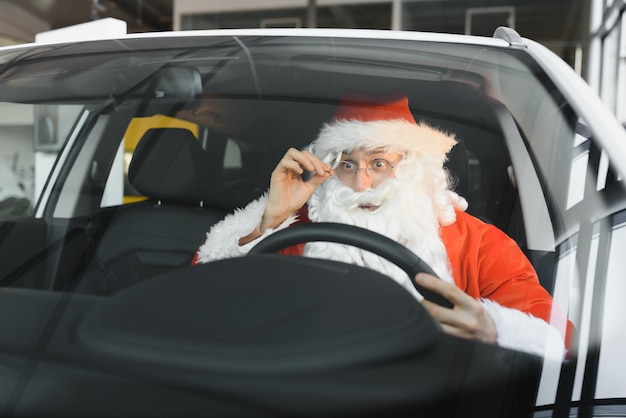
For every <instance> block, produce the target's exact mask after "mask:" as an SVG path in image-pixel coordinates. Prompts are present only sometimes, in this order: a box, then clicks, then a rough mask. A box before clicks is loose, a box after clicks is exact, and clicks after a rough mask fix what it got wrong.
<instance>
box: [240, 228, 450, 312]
mask: <svg viewBox="0 0 626 418" xmlns="http://www.w3.org/2000/svg"><path fill="white" fill-rule="evenodd" d="M311 241H327V242H336V243H340V244H346V245H352V246H355V247H358V248H361V249H363V250H367V251H370V252H372V253H374V254H376V255H379V256H381V257H383V258H385V259H387V260H389V261H391V262H392V263H394V264H395V265H396V266H398V267H400V268H401V269H402V270H403V271H404V272H405V273H406V274H408V275H409V278H410V279H411V283H413V286H415V289H416V290H417V291H418V292H419V293H420V294H421V295H422V296H424V299H426V300H428V301H431V302H434V303H436V304H438V305H441V306H444V307H446V308H452V307H454V305H453V304H452V303H451V302H450V301H449V300H447V299H446V298H444V297H443V296H441V295H440V294H438V293H435V292H433V291H431V290H429V289H426V288H424V287H423V286H421V285H419V284H417V283H415V280H414V278H415V275H416V274H417V273H428V274H430V275H433V276H435V277H437V275H436V274H435V272H434V271H433V269H432V268H430V266H429V265H428V264H426V263H425V262H424V260H422V259H421V258H420V257H418V256H417V254H415V253H414V252H413V251H411V250H409V249H408V248H406V247H405V246H404V245H401V244H400V243H398V242H396V241H394V240H392V239H391V238H388V237H386V236H384V235H381V234H379V233H377V232H374V231H370V230H368V229H364V228H359V227H357V226H353V225H347V224H340V223H333V222H311V223H305V224H298V225H293V226H290V227H289V228H285V229H282V230H280V231H277V232H275V233H273V234H272V235H269V236H267V237H266V238H264V239H263V240H262V241H260V242H259V243H258V244H257V245H255V246H254V247H253V248H252V249H251V250H250V252H249V253H248V254H267V253H274V252H277V251H279V250H281V249H283V248H285V247H289V246H292V245H296V244H301V243H305V242H311Z"/></svg>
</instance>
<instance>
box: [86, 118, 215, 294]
mask: <svg viewBox="0 0 626 418" xmlns="http://www.w3.org/2000/svg"><path fill="white" fill-rule="evenodd" d="M208 176H209V167H208V164H207V157H206V151H205V150H204V149H203V148H202V147H201V145H200V143H199V142H198V140H197V139H196V138H195V137H194V136H193V134H192V133H191V132H190V131H188V130H186V129H174V128H159V129H151V130H149V131H148V132H146V134H145V135H144V137H143V138H142V139H141V141H140V142H139V144H138V145H137V148H136V149H135V152H134V155H133V159H132V162H131V164H130V167H129V173H128V177H129V180H130V182H131V184H132V186H133V187H134V188H135V189H136V190H138V191H139V192H140V193H142V194H143V195H145V196H147V197H148V200H147V201H144V202H140V203H135V204H130V205H125V206H121V207H118V208H115V209H113V213H112V215H111V219H110V222H108V223H107V226H106V229H105V230H104V231H103V234H102V237H101V239H100V240H99V242H98V244H97V247H96V249H95V255H94V258H93V261H92V262H91V263H90V267H89V268H88V269H87V272H86V273H85V275H84V277H83V279H82V280H81V281H80V283H79V285H78V287H77V289H76V291H79V292H82V293H92V294H112V293H115V292H117V291H119V290H121V289H124V288H126V287H128V286H130V285H132V284H134V283H138V282H141V281H143V280H146V279H148V278H150V277H154V276H155V275H158V274H161V273H164V272H167V271H170V270H172V269H174V268H178V267H181V266H185V265H189V263H190V262H191V259H192V257H193V255H194V253H195V251H196V249H197V248H198V246H199V245H200V244H201V242H202V241H203V240H204V238H205V234H206V231H207V230H208V229H209V228H210V226H211V225H213V224H214V223H216V222H217V221H219V220H220V219H221V218H222V217H223V216H224V214H223V213H221V212H217V211H215V210H211V209H208V208H207V207H206V206H207V205H206V203H207V202H208V201H209V196H208V190H209V189H208V186H207V185H208V184H209V178H208Z"/></svg>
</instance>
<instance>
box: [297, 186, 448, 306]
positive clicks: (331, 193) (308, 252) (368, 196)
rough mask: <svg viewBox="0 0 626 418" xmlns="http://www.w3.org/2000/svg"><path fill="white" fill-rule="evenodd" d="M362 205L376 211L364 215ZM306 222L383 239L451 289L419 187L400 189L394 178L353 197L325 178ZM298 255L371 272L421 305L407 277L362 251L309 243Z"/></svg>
mask: <svg viewBox="0 0 626 418" xmlns="http://www.w3.org/2000/svg"><path fill="white" fill-rule="evenodd" d="M362 204H373V205H378V206H379V207H378V209H376V210H374V211H367V210H363V209H361V208H359V205H362ZM309 218H310V219H311V220H312V221H313V222H338V223H344V224H349V225H356V226H359V227H362V228H366V229H369V230H371V231H374V232H378V233H380V234H382V235H385V236H387V237H389V238H391V239H393V240H394V241H397V242H399V243H400V244H403V245H404V246H406V247H407V248H409V249H410V250H412V251H413V252H414V253H415V254H417V255H418V256H419V257H420V258H422V260H424V261H425V262H426V263H427V264H428V265H429V266H430V267H431V268H432V269H433V270H434V271H435V273H437V275H438V276H439V277H440V278H441V279H443V280H445V281H448V282H450V283H454V281H453V278H452V274H451V273H450V267H449V260H448V255H447V253H446V249H445V247H444V245H443V242H442V241H441V238H440V236H439V222H438V221H437V215H436V214H435V210H434V204H433V200H432V199H431V197H430V196H429V193H427V192H426V190H425V189H424V188H421V187H420V186H417V187H414V188H407V187H403V184H402V182H401V181H400V180H399V179H398V178H389V179H387V180H385V181H384V182H382V183H381V184H380V185H379V186H378V187H376V188H375V189H369V190H366V191H364V192H355V191H353V190H352V188H350V187H348V186H345V185H344V184H343V183H341V181H339V180H337V179H336V178H335V177H331V178H330V179H329V180H327V181H326V182H325V183H324V184H322V185H321V186H319V187H318V188H317V189H316V190H315V192H314V193H313V195H312V196H311V198H310V199H309ZM304 255H305V256H308V257H315V258H326V259H331V260H336V261H342V262H346V263H353V264H357V265H360V266H364V267H368V268H371V269H373V270H376V271H378V272H380V273H383V274H385V275H387V276H389V277H391V278H393V279H394V280H395V281H396V282H398V283H400V284H401V285H402V286H404V287H405V288H406V289H407V290H408V291H409V292H410V293H411V294H413V295H414V296H415V297H416V298H417V299H419V300H421V299H422V297H421V295H419V294H418V293H417V292H416V291H415V288H414V286H413V283H412V282H413V279H414V278H413V277H411V278H409V277H408V275H407V274H406V273H405V272H404V271H403V270H402V269H400V268H399V267H397V266H396V265H395V264H393V263H391V262H389V261H387V260H386V259H383V258H381V257H379V256H377V255H375V254H372V253H370V252H368V251H365V250H361V249H358V248H356V247H353V246H348V245H344V244H336V243H327V242H311V243H308V244H306V245H305V247H304Z"/></svg>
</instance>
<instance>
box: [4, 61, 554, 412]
mask: <svg viewBox="0 0 626 418" xmlns="http://www.w3.org/2000/svg"><path fill="white" fill-rule="evenodd" d="M304 58H306V57H304ZM304 58H303V59H302V60H303V63H299V64H297V65H296V64H294V65H291V64H290V65H284V66H282V67H280V66H279V67H275V66H267V67H266V66H264V65H263V60H262V59H259V60H258V62H257V63H256V66H255V67H254V71H253V72H252V74H253V75H254V76H251V75H250V72H249V71H248V70H249V68H248V67H249V63H247V62H244V63H241V62H236V60H232V62H231V61H228V60H226V63H220V64H219V65H216V64H215V60H212V61H211V62H210V65H208V64H206V65H205V67H207V68H208V70H207V68H205V67H203V65H202V62H203V61H202V60H201V59H198V62H199V63H198V66H197V67H192V66H189V65H188V64H185V65H177V64H176V62H174V63H173V64H171V65H164V64H163V63H162V62H159V63H158V65H160V66H163V68H162V69H161V70H160V71H157V72H156V73H155V74H152V72H150V76H149V77H147V78H145V79H142V78H141V76H140V74H130V73H129V74H122V75H120V76H119V77H120V78H121V79H124V83H125V84H124V85H132V87H133V89H128V90H122V92H121V93H120V94H119V97H99V100H93V98H90V100H86V102H87V104H86V106H85V109H84V110H85V113H84V115H85V116H84V118H85V121H86V122H85V123H84V126H85V128H84V129H83V130H81V131H80V132H78V133H77V136H76V137H75V138H74V139H75V142H74V143H70V144H68V145H67V147H66V148H65V149H64V150H63V152H62V154H61V156H60V158H61V160H62V159H63V158H65V160H64V161H66V163H67V162H71V163H75V164H73V165H72V167H71V169H70V168H68V169H66V170H65V171H61V172H60V173H59V179H61V180H65V179H70V178H72V176H75V177H76V178H77V179H78V180H74V181H75V182H74V183H72V185H71V186H68V185H53V187H51V192H50V193H51V194H50V199H49V202H51V204H50V207H51V208H50V209H45V210H42V216H41V217H40V218H28V219H18V220H11V221H5V222H4V223H3V224H2V226H0V231H2V232H3V233H4V236H5V240H4V241H3V242H2V244H0V245H2V246H6V247H5V248H9V247H11V248H13V249H19V248H21V249H23V250H24V251H23V252H22V254H21V255H20V258H16V259H12V260H9V259H8V257H9V256H8V255H2V254H3V252H2V251H0V266H1V267H0V269H2V270H3V271H2V272H0V274H1V277H2V279H1V284H2V285H3V286H4V287H13V288H28V289H37V290H45V291H46V292H45V294H44V293H41V294H40V293H37V295H36V296H35V297H36V298H39V299H40V300H41V302H42V303H41V306H40V307H38V308H36V309H33V310H32V311H31V312H30V315H32V316H33V318H35V319H33V321H39V322H41V323H42V324H46V323H47V322H46V321H47V318H50V312H52V313H55V312H56V313H58V315H61V314H60V312H61V311H63V312H64V313H65V315H64V316H63V320H62V321H60V322H59V324H58V325H55V327H58V329H60V330H61V331H62V332H63V333H64V334H62V335H66V336H70V337H68V341H69V342H68V341H57V340H56V339H61V338H62V337H53V336H52V334H50V333H46V335H49V338H50V341H51V342H52V343H51V344H52V345H51V347H52V348H51V349H50V350H51V352H52V353H53V355H54V356H56V357H55V358H59V359H61V361H69V360H68V359H69V358H77V359H79V360H80V361H83V362H88V361H89V360H90V359H92V358H98V359H99V360H98V362H99V363H98V367H97V370H96V373H99V377H98V378H97V379H95V380H96V381H97V383H96V384H94V386H90V387H85V388H81V387H80V382H81V381H82V380H81V379H83V376H80V377H78V378H76V377H75V376H74V375H72V374H71V373H74V372H75V371H72V372H70V373H69V374H70V377H68V382H70V383H68V384H69V385H73V386H72V390H75V391H78V393H80V394H81V397H80V401H79V402H77V404H78V405H83V406H84V408H87V407H88V406H89V405H93V404H94V402H97V401H98V399H100V397H101V396H102V393H103V392H105V391H109V390H112V388H114V387H116V388H117V387H122V388H130V390H131V392H132V393H134V394H135V395H137V396H138V398H137V399H138V400H137V401H136V402H137V403H139V402H140V401H141V399H145V398H148V394H150V393H152V392H150V390H152V389H153V386H154V385H157V386H159V388H161V389H163V388H165V389H163V390H165V391H169V392H168V393H170V392H176V393H177V395H176V396H178V397H177V398H176V401H171V403H167V402H170V401H169V400H167V401H166V400H165V398H163V400H156V401H154V404H153V409H152V411H162V410H168V408H172V407H173V405H180V403H179V402H178V401H181V400H183V399H186V396H187V395H188V393H186V392H185V393H184V394H183V395H181V394H180V393H179V392H178V391H185V390H190V391H191V392H192V393H199V394H206V393H210V394H211V397H210V402H212V404H211V405H209V406H207V405H206V403H201V404H202V405H204V406H205V407H210V408H212V410H214V411H218V412H217V413H216V416H219V413H223V414H229V415H233V416H236V415H237V414H238V413H240V412H241V411H240V410H238V409H236V408H235V407H234V406H233V405H234V404H238V405H239V403H240V402H242V403H243V405H245V406H246V407H250V408H252V409H255V410H257V411H261V413H260V415H263V412H264V411H269V412H268V415H272V414H274V413H278V414H279V415H281V414H282V415H287V416H293V415H297V414H298V413H299V412H300V411H302V410H303V408H305V409H306V410H307V412H308V413H310V414H312V415H316V414H317V415H323V414H327V413H330V412H331V411H332V412H333V414H334V415H336V416H340V415H341V411H342V408H345V410H346V411H350V414H352V415H351V416H376V415H377V414H379V413H380V411H377V410H376V409H372V408H376V407H377V406H380V405H381V404H383V405H384V404H394V405H398V408H397V409H398V410H397V411H395V412H398V413H402V412H405V408H407V409H408V410H413V408H414V407H415V405H416V404H420V405H422V406H423V407H424V408H425V409H423V410H425V411H437V412H438V413H440V412H441V411H442V408H443V410H447V412H449V413H448V414H445V413H444V414H443V416H474V415H477V416H503V415H502V411H507V413H505V414H504V415H505V416H516V414H520V415H519V416H525V413H526V412H528V408H530V407H531V406H532V405H533V400H534V396H535V395H536V388H537V385H538V375H539V370H540V367H541V362H540V361H539V359H537V358H535V357H534V356H530V355H526V354H524V353H518V352H513V351H512V350H505V349H500V348H499V347H496V346H490V345H486V344H475V343H470V342H467V341H464V340H461V339H455V338H452V337H448V336H444V335H441V333H440V332H439V331H438V330H435V329H433V327H432V323H431V321H430V319H429V318H427V317H426V314H425V311H424V310H423V309H421V308H420V306H419V304H416V303H414V302H415V301H414V300H413V299H411V297H410V296H409V295H408V293H407V292H405V291H404V290H399V287H396V286H395V285H391V284H390V283H391V282H392V281H390V280H388V278H386V277H384V276H382V275H381V274H378V273H375V272H373V271H369V270H367V269H364V268H360V267H357V266H345V265H341V263H336V262H331V261H328V260H326V261H324V260H308V259H304V258H293V257H285V256H279V255H275V254H254V255H250V256H247V257H245V258H243V259H230V260H220V261H217V262H214V263H210V264H206V265H202V266H191V265H190V263H191V260H192V258H193V256H194V254H195V251H196V249H197V248H198V246H199V245H200V244H202V242H203V240H204V237H205V234H206V232H207V231H208V230H209V229H210V228H211V227H212V226H213V225H215V224H216V223H217V222H219V220H221V219H223V218H224V217H225V216H227V215H228V214H230V213H233V212H235V211H237V209H238V208H241V207H242V206H243V205H246V204H247V203H249V202H250V201H252V200H254V199H256V198H258V197H259V196H260V195H261V194H262V193H263V192H264V191H265V190H266V189H267V187H268V184H269V183H268V182H269V177H270V174H271V171H272V170H273V168H274V166H275V165H276V163H277V161H278V160H279V159H280V158H281V156H282V155H283V154H284V152H285V151H286V150H287V149H288V148H289V147H297V148H303V147H305V146H306V145H308V144H309V143H310V142H311V141H312V140H313V139H315V137H316V135H317V133H318V131H319V129H320V127H321V126H322V125H323V124H324V123H325V122H327V121H329V120H330V119H331V118H332V115H333V114H334V111H335V108H336V106H337V104H338V101H339V97H340V95H341V92H342V90H344V89H356V90H367V91H373V92H388V91H391V90H393V89H395V88H398V85H400V86H401V88H402V89H403V91H404V92H405V94H406V95H407V96H408V98H409V103H410V108H411V111H412V112H413V114H414V116H415V118H416V120H422V121H425V122H427V123H429V124H432V125H433V126H436V127H439V128H440V129H442V130H446V131H450V132H453V133H454V134H455V135H456V138H457V140H458V144H457V145H456V146H455V147H454V148H453V150H452V151H451V153H450V155H449V159H448V161H447V162H446V167H447V168H448V170H449V171H450V173H451V176H452V178H453V179H454V185H455V190H456V191H457V192H458V193H459V194H461V195H462V196H464V197H465V198H466V199H467V200H468V202H469V209H468V211H469V212H470V213H471V214H473V215H475V216H477V217H479V218H481V219H483V220H484V221H485V222H489V223H493V224H494V225H496V226H498V227H499V228H501V229H502V230H504V231H505V232H507V233H508V234H509V235H510V236H512V237H513V238H514V239H515V240H516V241H517V242H518V243H519V244H520V246H521V248H522V249H523V250H525V251H526V252H527V254H528V255H529V258H530V259H531V261H534V262H536V263H537V264H536V266H537V267H538V272H539V274H540V277H546V278H548V279H547V280H548V281H547V282H545V283H544V285H545V286H546V287H547V288H548V290H551V289H550V283H549V278H550V277H552V274H551V273H552V272H551V271H550V265H549V264H550V263H544V262H543V260H545V258H544V256H545V254H539V253H534V251H532V250H529V249H528V248H527V247H526V245H525V232H524V231H525V225H524V224H525V220H524V219H523V214H522V211H521V210H520V206H519V198H518V194H517V189H516V182H515V178H514V175H513V174H512V170H511V164H512V163H511V158H510V155H509V151H508V148H507V145H506V142H505V140H504V135H505V133H504V130H503V128H502V126H501V121H500V119H499V118H498V116H497V112H496V110H495V109H496V107H497V105H498V103H496V102H495V100H494V99H493V98H492V97H491V95H490V94H489V92H488V88H487V87H485V85H484V84H481V79H480V76H478V75H477V74H473V73H468V74H466V75H464V76H459V75H458V74H454V76H453V77H452V76H451V77H444V78H443V79H438V78H435V79H433V78H432V77H431V76H432V74H433V69H432V68H426V67H424V68H423V74H422V75H421V76H420V77H418V78H417V79H413V78H408V79H407V78H406V77H405V76H404V70H403V69H402V68H401V69H400V70H399V75H400V76H399V77H394V76H393V74H394V72H393V71H391V76H385V77H383V76H379V74H378V71H379V70H380V69H379V68H377V66H376V65H375V63H373V64H372V67H371V68H370V67H368V66H367V65H366V66H363V65H362V64H363V63H353V62H350V61H349V60H348V61H347V62H346V63H345V67H343V66H341V65H338V63H336V62H335V63H331V64H329V65H331V66H332V67H333V68H339V69H340V71H325V70H324V68H322V71H319V70H320V68H321V67H324V65H326V64H324V63H320V62H317V61H315V60H314V59H312V58H311V60H310V62H309V61H307V60H306V59H304ZM244 68H245V71H244ZM227 70H228V71H227ZM341 70H343V71H341ZM368 71H369V72H372V73H374V74H376V75H377V76H376V77H371V76H369V75H368ZM125 77H131V78H133V80H139V81H138V82H135V81H133V82H132V83H130V82H128V80H127V79H125ZM295 86H298V88H297V89H296V88H295ZM294 91H295V92H297V93H293V92H294ZM207 97H208V98H210V99H211V100H212V101H213V104H217V105H219V104H224V105H226V104H229V105H231V106H230V107H229V106H224V108H229V109H230V110H233V109H234V110H235V111H236V110H242V109H243V110H245V111H244V112H242V113H238V112H235V113H236V115H237V116H241V115H243V117H241V118H240V119H236V118H235V123H234V125H232V126H231V128H233V126H234V129H228V128H224V127H223V126H221V125H219V124H218V125H219V126H215V124H205V125H202V124H200V126H199V134H198V136H196V135H194V134H193V133H192V132H191V131H189V130H186V129H181V128H172V127H167V126H159V127H154V128H153V129H149V130H148V131H146V133H145V134H144V135H143V137H142V138H141V140H140V141H139V143H138V145H137V147H136V148H135V150H134V152H133V155H132V159H131V162H130V164H129V166H128V174H127V179H126V180H127V181H128V182H129V184H130V185H131V186H132V187H133V188H134V189H135V190H136V191H137V192H138V193H140V194H141V195H143V196H144V197H145V198H146V199H144V200H141V201H138V202H135V203H128V204H120V205H113V206H104V205H102V196H103V195H104V193H105V190H106V188H107V181H108V178H109V176H110V171H111V167H114V159H115V156H116V153H117V152H118V149H119V148H120V144H121V143H122V141H123V138H124V135H125V130H126V128H127V126H128V125H129V123H130V121H131V120H133V118H141V117H149V116H153V115H157V114H160V115H167V116H170V117H179V116H180V115H183V114H185V115H188V113H189V111H191V112H192V113H193V110H194V109H196V108H198V106H200V105H201V101H202V100H203V99H205V98H207ZM210 116H211V117H213V118H214V119H219V118H224V117H227V116H229V115H228V114H216V115H210ZM214 122H215V120H214ZM76 189H78V190H80V194H79V197H78V198H77V199H76V200H75V201H68V200H67V198H66V193H67V192H68V191H70V190H76ZM62 208H69V209H68V213H71V214H72V215H71V216H61V212H62ZM25 237H29V238H28V239H26V238H25ZM33 237H36V238H33ZM33 240H34V241H35V242H33ZM11 253H12V254H13V253H15V251H12V252H11ZM4 254H8V252H4ZM537 260H540V261H541V262H537ZM546 266H547V267H546ZM294 272H297V274H295V275H294ZM546 272H547V274H544V273H546ZM259 274H262V278H263V280H259V278H258V275H259ZM293 276H295V277H293ZM320 277H322V279H319V278H320ZM285 278H290V280H285ZM338 278H342V279H343V280H336V279H338ZM357 278H358V286H357ZM355 289H358V291H357V290H355ZM50 290H52V291H53V292H49V291H50ZM10 296H11V293H10V292H8V293H7V292H3V293H2V294H0V298H6V299H7V300H6V301H3V302H2V303H0V309H4V310H7V311H9V310H11V309H13V310H14V312H22V313H24V312H23V311H24V310H25V309H27V308H26V304H25V303H24V301H23V300H21V299H19V298H16V299H11V300H8V299H9V298H10ZM18 296H19V294H18ZM19 297H23V298H28V297H30V296H28V297H27V296H25V295H21V296H19ZM347 299H350V300H351V304H349V305H350V306H349V307H346V303H345V301H346V300H347ZM320 301H321V302H320ZM320 307H322V308H323V309H320ZM363 312H368V314H367V315H363ZM339 315H341V317H342V318H343V319H344V320H343V321H336V320H335V319H336V318H337V317H338V316H339ZM0 317H2V315H0ZM291 318H294V319H293V320H291ZM296 319H297V320H296ZM298 321H304V322H305V323H306V324H307V326H306V327H301V326H300V325H298V324H301V322H298ZM338 322H340V323H341V326H339V325H338V324H337V323H338ZM43 326H44V325H42V327H43ZM38 329H41V327H39V328H38ZM299 330H300V331H299ZM5 338H7V339H8V337H5ZM55 338H56V339H55ZM3 343H5V344H9V345H11V346H12V347H14V348H15V350H23V349H24V347H27V346H28V344H29V343H30V340H29V338H28V337H26V336H24V337H23V338H17V339H14V340H11V341H4V342H3ZM55 344H56V345H55ZM83 350H84V351H83ZM181 353H183V354H184V355H181ZM407 370H408V371H410V372H409V373H407ZM110 371H114V372H115V373H119V375H121V376H123V378H124V379H128V380H129V381H130V383H129V384H125V385H122V386H119V383H120V382H119V381H118V380H117V379H116V378H112V377H111V376H110V375H109V374H108V373H109V372H110ZM459 371H460V372H459ZM41 373H42V376H43V380H42V381H45V378H46V373H51V374H52V373H53V371H47V370H45V369H43V370H42V371H41ZM420 373H422V374H424V375H428V376H434V377H433V378H432V380H430V381H429V382H427V384H425V385H421V386H420V387H419V388H418V387H413V386H411V384H410V382H412V381H413V377H414V376H415V375H419V374H420ZM268 378H269V380H270V381H271V382H272V385H269V386H267V387H264V385H263V384H261V385H259V382H267V379H268ZM137 379H139V381H141V382H145V381H148V382H150V385H151V386H149V388H148V389H146V388H143V387H139V388H138V387H137V386H136V382H137ZM311 382H316V383H317V384H316V385H315V386H317V387H319V396H320V398H311V397H309V393H308V391H307V388H310V387H311ZM502 382H506V383H507V384H505V385H503V384H502ZM90 383H93V381H91V380H90ZM161 385H163V386H161ZM346 385H348V386H354V385H358V387H359V388H360V390H359V391H358V393H357V392H354V393H345V391H341V397H337V395H336V393H335V392H334V390H333V389H334V387H336V386H339V387H345V386H346ZM443 388H446V391H447V395H446V396H442V395H441V392H442V391H443ZM450 388H452V392H450V391H449V389H450ZM50 390H51V391H52V392H55V391H56V392H58V393H61V392H63V391H64V390H66V388H64V387H62V386H60V387H58V388H52V389H50ZM115 390H117V389H115ZM267 390H279V391H280V392H281V393H283V394H284V396H281V397H276V396H267ZM170 394H171V393H170ZM50 399H52V397H50ZM151 399H153V398H151ZM314 399H323V402H316V401H314ZM451 400H452V401H451ZM458 400H460V401H461V402H462V403H463V405H464V406H465V409H463V411H462V415H458V414H461V412H460V410H456V409H455V408H456V406H455V405H456V404H457V402H456V401H458ZM203 402H206V400H203ZM189 405H190V408H191V407H193V406H194V405H195V404H193V403H190V404H189ZM355 405H358V408H357V409H356V410H355V409H354V408H355ZM56 407H58V408H63V406H62V404H61V403H60V402H59V403H55V404H54V407H53V408H52V409H51V410H53V411H54V410H55V409H54V408H56ZM161 408H162V409H161ZM446 408H447V409H446ZM244 409H245V408H244ZM59 411H61V412H65V411H64V410H63V409H59ZM338 411H339V412H338ZM183 412H184V411H183ZM244 412H245V411H244ZM248 412H249V411H248ZM388 412H389V410H385V413H388ZM354 414H356V415H354Z"/></svg>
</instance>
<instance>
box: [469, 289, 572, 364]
mask: <svg viewBox="0 0 626 418" xmlns="http://www.w3.org/2000/svg"><path fill="white" fill-rule="evenodd" d="M481 303H482V305H483V307H484V308H485V309H486V310H487V312H488V313H489V315H490V316H491V318H492V319H493V322H494V323H495V325H496V330H497V332H498V345H500V346H502V347H506V348H511V349H514V350H518V351H524V352H526V353H530V354H534V355H537V356H541V357H543V358H544V359H546V360H556V361H562V360H563V358H564V356H565V344H564V343H563V339H562V338H561V334H560V333H559V332H558V331H557V329H556V328H554V327H553V326H551V325H550V324H548V323H547V322H545V321H544V320H542V319H539V318H536V317H534V316H532V315H529V314H527V313H524V312H522V311H519V310H517V309H511V308H506V307H504V306H502V305H499V304H498V303H496V302H493V301H491V300H487V299H481Z"/></svg>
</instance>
